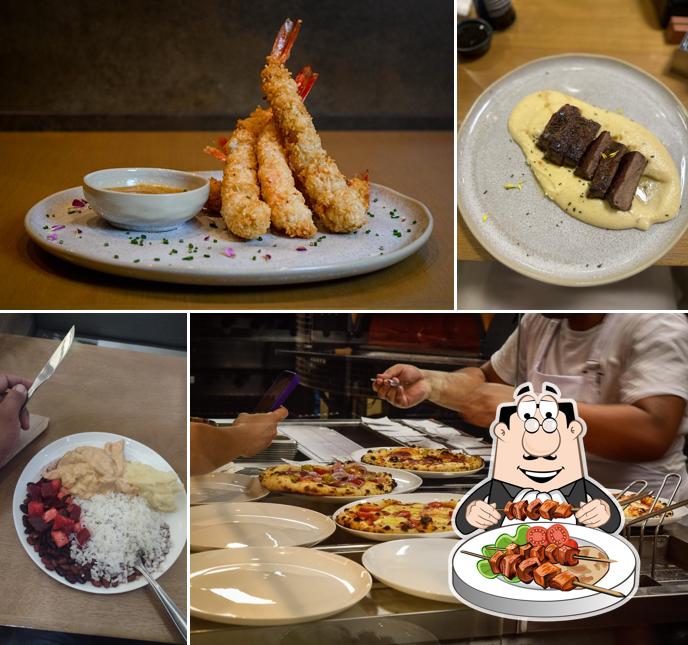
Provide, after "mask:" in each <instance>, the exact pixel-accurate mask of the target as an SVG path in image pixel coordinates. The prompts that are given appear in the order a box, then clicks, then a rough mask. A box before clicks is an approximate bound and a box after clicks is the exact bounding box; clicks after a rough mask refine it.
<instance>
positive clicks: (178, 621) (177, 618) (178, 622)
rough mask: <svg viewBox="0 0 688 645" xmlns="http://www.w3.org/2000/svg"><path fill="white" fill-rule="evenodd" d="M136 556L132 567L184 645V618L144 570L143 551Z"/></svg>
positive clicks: (156, 582) (185, 640) (185, 638)
mask: <svg viewBox="0 0 688 645" xmlns="http://www.w3.org/2000/svg"><path fill="white" fill-rule="evenodd" d="M136 555H137V558H138V559H137V561H136V564H135V565H134V566H135V567H136V569H137V571H138V572H139V573H140V574H141V575H142V576H143V577H144V578H145V579H146V581H147V582H148V584H149V585H150V587H151V589H153V591H154V592H155V595H156V596H157V597H158V600H159V601H160V602H161V603H162V606H163V607H164V608H165V611H167V613H168V614H169V616H170V618H171V619H172V622H174V626H175V627H176V628H177V629H178V630H179V633H180V634H181V635H182V638H183V639H184V642H185V643H186V642H187V635H186V616H185V615H184V614H182V613H181V612H180V611H179V609H178V607H177V605H175V604H174V601H173V600H172V598H170V597H169V596H168V595H167V592H166V591H165V590H164V589H163V588H162V587H161V586H160V585H159V584H158V581H157V580H155V578H153V576H152V575H151V573H150V571H148V569H147V568H146V565H145V564H144V563H143V550H139V552H138V553H137V554H136Z"/></svg>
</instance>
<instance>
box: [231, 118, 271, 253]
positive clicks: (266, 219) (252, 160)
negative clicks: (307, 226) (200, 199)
mask: <svg viewBox="0 0 688 645" xmlns="http://www.w3.org/2000/svg"><path fill="white" fill-rule="evenodd" d="M269 120H270V112H269V111H268V110H264V109H263V108H256V109H255V110H254V111H253V112H252V113H251V115H250V116H249V117H247V118H246V119H240V120H239V121H238V122H237V127H236V129H235V130H234V132H232V135H231V137H230V138H229V141H227V145H226V146H225V156H226V161H225V169H224V173H223V176H222V210H221V213H222V217H223V218H224V220H225V223H226V224H227V228H228V229H229V230H230V231H231V232H232V233H234V235H237V236H238V237H243V238H245V239H247V240H250V239H253V238H255V237H258V236H259V235H262V234H263V233H267V231H268V229H269V228H270V207H269V206H268V205H267V204H266V203H265V202H264V201H263V200H262V199H261V198H260V188H259V187H258V175H257V172H256V169H257V165H258V162H257V159H256V143H257V141H258V136H259V135H260V133H261V131H262V130H263V128H265V125H266V124H267V123H268V121H269Z"/></svg>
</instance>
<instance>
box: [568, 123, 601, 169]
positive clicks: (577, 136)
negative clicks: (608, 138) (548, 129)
mask: <svg viewBox="0 0 688 645" xmlns="http://www.w3.org/2000/svg"><path fill="white" fill-rule="evenodd" d="M599 131H600V124H599V123H597V121H593V120H592V119H584V118H583V117H579V118H578V119H576V121H575V122H574V124H573V126H572V127H571V128H570V129H567V130H566V133H565V137H566V140H567V146H566V149H565V150H564V163H565V164H566V165H567V166H576V165H577V164H578V162H579V161H580V160H581V159H582V157H583V155H584V154H585V151H586V150H587V149H588V146H589V145H590V144H591V143H592V142H593V140H594V139H595V137H596V136H597V133H598V132H599Z"/></svg>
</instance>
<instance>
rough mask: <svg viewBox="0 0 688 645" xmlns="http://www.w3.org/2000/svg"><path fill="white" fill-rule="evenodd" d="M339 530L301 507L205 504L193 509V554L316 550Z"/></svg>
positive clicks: (320, 514) (253, 503)
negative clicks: (261, 548) (254, 548)
mask: <svg viewBox="0 0 688 645" xmlns="http://www.w3.org/2000/svg"><path fill="white" fill-rule="evenodd" d="M336 528H337V525H336V524H335V523H334V522H333V521H332V520H331V519H330V518H329V517H327V516H326V515H323V514H322V513H318V512H316V511H312V510H310V509H307V508H300V507H298V506H287V505H286V504H268V503H266V502H260V503H258V502H244V503H241V504H205V505H204V506H195V507H194V508H192V509H191V550H192V551H205V550H208V549H240V548H245V547H249V546H270V547H275V546H313V545H314V544H317V543H318V542H322V541H323V540H324V539H326V538H328V537H329V536H330V535H332V534H333V533H334V531H335V529H336Z"/></svg>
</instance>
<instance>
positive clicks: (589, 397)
mask: <svg viewBox="0 0 688 645" xmlns="http://www.w3.org/2000/svg"><path fill="white" fill-rule="evenodd" d="M616 321H617V314H607V315H606V316H605V317H604V320H603V321H602V322H601V323H600V330H599V332H598V334H597V338H596V340H595V342H594V343H593V346H592V349H591V350H590V355H589V356H588V358H587V360H586V361H585V368H584V369H583V374H580V375H575V376H571V375H568V374H547V373H546V372H544V367H543V366H544V362H545V356H546V355H547V352H548V351H549V349H550V347H551V346H552V342H553V341H554V338H555V336H556V334H557V332H558V331H559V328H560V326H561V320H556V321H552V322H551V323H550V325H549V326H548V329H547V331H546V332H545V333H544V335H543V337H542V339H541V341H540V345H539V347H538V350H537V353H536V354H535V361H534V362H533V365H532V367H528V374H527V379H526V380H527V381H529V382H530V383H532V384H533V389H534V390H535V391H536V392H540V391H542V386H543V383H545V382H547V383H552V384H554V385H556V386H557V387H558V388H559V391H560V392H561V395H562V397H563V398H564V399H574V400H575V401H580V402H581V403H606V401H603V400H602V398H601V396H600V383H601V381H602V376H603V374H602V365H601V363H600V357H601V356H602V354H603V352H604V350H605V348H606V346H607V344H608V343H609V340H610V339H611V338H613V335H614V331H615V327H616V324H615V323H616ZM517 360H518V359H517ZM586 461H587V464H588V473H589V474H590V476H591V477H592V478H593V479H599V477H598V475H599V474H601V473H604V470H605V469H606V468H607V467H608V465H609V464H610V463H614V462H612V461H610V460H608V459H604V458H602V457H596V456H595V455H592V454H586ZM596 471H599V472H596ZM629 483H630V482H629Z"/></svg>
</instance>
